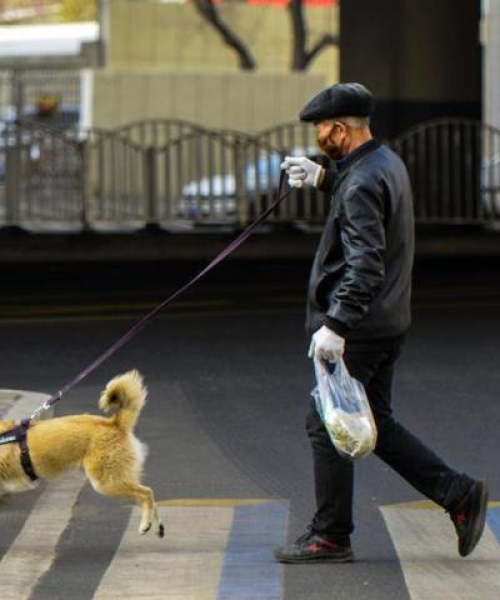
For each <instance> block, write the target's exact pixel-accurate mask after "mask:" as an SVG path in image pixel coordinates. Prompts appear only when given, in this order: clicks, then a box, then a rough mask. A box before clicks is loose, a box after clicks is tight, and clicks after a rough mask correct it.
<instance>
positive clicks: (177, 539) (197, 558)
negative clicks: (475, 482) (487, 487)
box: [0, 393, 500, 600]
mask: <svg viewBox="0 0 500 600" xmlns="http://www.w3.org/2000/svg"><path fill="white" fill-rule="evenodd" d="M43 399H44V398H43V397H42V398H40V397H36V398H35V399H34V398H33V397H31V398H30V397H29V396H28V395H24V394H22V393H21V394H19V395H18V396H16V399H15V402H9V401H4V402H3V404H2V406H3V408H4V410H2V412H3V415H2V416H3V418H14V419H20V418H23V417H25V416H26V415H27V414H30V413H31V412H32V410H33V409H34V408H36V407H37V406H38V404H39V401H40V400H42V401H43ZM4 400H5V398H4ZM42 486H43V484H42ZM84 486H85V479H84V476H83V474H82V473H80V472H71V473H68V474H67V475H66V476H64V477H62V478H60V479H58V480H56V481H54V482H51V483H50V485H47V486H43V488H42V489H41V491H40V493H39V495H38V497H37V498H36V501H35V502H34V504H33V506H32V508H31V509H30V510H29V511H28V513H27V515H26V518H25V521H24V523H23V525H22V527H21V528H20V530H19V531H18V532H17V534H16V535H15V536H14V537H13V539H12V543H11V544H10V546H9V547H8V548H7V549H6V550H5V552H4V553H3V555H1V556H0V598H1V599H2V600H45V598H47V597H49V596H48V590H52V592H51V595H50V597H51V598H54V599H55V600H58V598H61V600H62V599H63V598H64V599H66V598H70V597H71V596H74V600H83V599H85V600H87V599H88V600H122V599H125V598H131V599H133V600H286V599H287V598H288V595H287V593H288V592H287V588H286V587H285V585H284V580H285V578H286V575H287V572H288V571H287V570H286V569H284V568H283V567H282V566H280V565H279V564H277V563H276V562H275V561H273V559H272V548H273V546H276V545H280V544H282V543H284V541H285V539H286V537H287V532H288V518H289V512H290V507H289V503H288V501H286V500H277V499H261V500H257V499H242V500H237V499H236V500H235V499H207V500H203V499H190V500H189V499H188V500H170V501H160V502H159V509H160V512H161V517H162V519H163V520H164V522H165V524H166V539H164V540H161V539H158V538H157V537H156V536H154V535H152V534H149V535H146V536H140V535H139V534H138V531H137V530H138V526H139V521H140V515H139V509H137V508H135V507H134V508H127V509H126V512H124V509H123V507H122V506H121V504H120V503H119V502H118V501H112V500H109V499H102V498H100V497H98V496H97V495H92V496H90V493H89V494H88V498H90V497H92V498H93V499H92V501H91V502H95V503H96V505H99V506H100V504H102V503H107V505H106V507H105V508H106V509H108V508H109V510H110V511H113V510H115V511H122V512H121V514H122V516H121V517H120V520H119V521H118V522H119V526H120V528H121V529H120V533H119V535H117V536H115V538H116V539H115V540H114V541H112V543H111V550H110V552H109V553H107V554H106V553H105V554H104V556H103V558H102V560H103V561H104V563H105V564H100V565H99V568H98V569H97V568H95V566H94V567H92V566H91V567H89V563H92V564H94V565H95V564H96V563H98V562H99V560H100V558H101V555H100V554H99V552H100V547H99V541H100V540H99V539H95V540H93V539H92V537H91V533H88V534H87V535H88V536H90V539H89V538H87V539H85V540H84V539H83V538H84V536H85V534H86V530H85V524H84V523H82V519H83V520H85V519H87V518H88V519H89V520H92V519H93V514H92V510H91V507H88V506H87V508H86V511H84V512H83V513H82V507H81V503H82V498H83V502H85V501H86V500H85V498H86V494H85V487H84ZM94 498H95V499H94ZM380 510H381V513H382V516H383V519H384V522H385V525H386V527H387V530H388V531H389V533H390V536H391V539H392V542H393V544H394V548H395V552H396V556H397V560H398V561H399V562H398V567H397V568H400V569H401V572H402V573H403V576H404V581H405V584H406V587H407V591H408V598H409V599H410V600H443V599H446V600H479V599H481V600H498V598H500V545H499V540H500V509H499V507H498V506H497V505H494V504H492V505H491V506H490V508H489V511H488V524H487V527H486V531H485V534H484V536H483V539H482V540H481V542H480V544H479V546H478V548H477V549H476V551H475V552H474V554H473V555H472V556H471V557H469V558H467V559H465V560H464V559H461V558H459V557H458V555H457V553H456V538H455V534H454V531H453V526H452V524H451V522H450V521H449V519H448V518H446V516H445V515H444V514H443V512H442V511H441V510H438V509H437V507H435V505H432V504H431V503H429V502H417V503H406V504H395V505H390V506H383V507H381V509H380ZM15 511H16V503H15V501H12V502H9V503H7V504H1V505H0V531H2V530H4V529H5V528H6V526H7V525H8V522H9V519H10V518H11V517H12V515H13V513H14V512H15ZM110 517H111V515H110ZM116 522H117V521H116V520H115V521H114V522H113V523H115V524H116ZM95 526H96V525H95V523H92V525H91V526H89V531H90V532H91V531H92V528H93V527H94V531H95ZM107 526H110V524H109V523H108V522H107V517H106V516H105V517H104V518H103V519H102V521H101V527H102V528H103V529H106V527H107ZM75 530H76V531H78V536H77V535H76V534H75V536H74V538H73V539H72V537H71V535H72V534H71V532H72V531H75ZM103 535H104V536H105V535H106V532H105V531H104V532H103ZM77 538H78V539H77ZM68 544H72V545H73V547H74V551H73V553H72V557H71V560H70V561H68V560H67V556H66V553H65V549H67V547H68ZM356 550H358V549H357V548H356ZM359 550H360V552H358V555H360V556H361V558H362V560H368V561H369V560H370V558H369V557H363V556H362V548H360V549H359ZM72 561H73V562H72ZM394 562H395V564H396V560H395V561H394ZM358 565H359V563H358ZM68 566H69V567H70V568H72V569H76V570H78V572H79V576H80V577H81V578H82V579H84V578H86V579H87V580H88V585H86V586H81V587H80V588H77V589H76V592H75V590H73V592H72V593H69V592H68V591H67V590H65V589H64V588H63V587H62V588H58V587H57V583H58V581H57V576H55V575H54V574H56V575H57V574H59V573H61V572H62V569H63V568H66V567H68ZM87 568H94V570H95V572H94V573H87V572H86V569H87ZM289 568H291V569H293V567H289ZM314 568H318V567H314ZM326 568H331V567H326ZM342 568H343V569H346V568H347V569H349V568H351V567H346V566H345V565H344V566H343V567H342ZM358 568H359V567H358ZM353 569H356V567H353ZM317 573H318V576H321V571H317ZM51 576H52V577H51ZM357 576H358V575H357V571H355V570H353V573H352V577H357ZM54 590H56V592H55V593H54ZM367 594H368V592H367ZM292 597H293V596H292ZM315 597H316V596H315ZM318 598H319V596H318ZM372 598H373V599H377V600H378V599H379V598H380V596H379V595H377V590H376V589H373V590H372V591H370V594H368V595H366V600H371V599H372Z"/></svg>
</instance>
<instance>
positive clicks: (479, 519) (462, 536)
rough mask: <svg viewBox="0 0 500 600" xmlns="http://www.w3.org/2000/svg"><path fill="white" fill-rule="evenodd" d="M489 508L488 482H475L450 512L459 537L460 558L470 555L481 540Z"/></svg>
mask: <svg viewBox="0 0 500 600" xmlns="http://www.w3.org/2000/svg"><path fill="white" fill-rule="evenodd" d="M487 507H488V485H487V483H486V481H475V482H474V483H473V484H472V485H471V487H470V489H469V491H468V492H467V494H466V495H465V496H464V497H463V498H462V500H460V502H459V503H458V504H457V505H456V506H455V507H454V508H453V509H451V510H450V511H448V512H449V513H450V519H451V520H452V521H453V524H454V525H455V530H456V532H457V535H458V552H459V554H460V556H467V555H469V554H470V553H471V552H472V551H473V550H474V548H475V547H476V545H477V543H478V542H479V540H480V539H481V535H482V534H483V530H484V523H485V520H486V509H487Z"/></svg>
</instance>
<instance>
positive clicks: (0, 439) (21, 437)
mask: <svg viewBox="0 0 500 600" xmlns="http://www.w3.org/2000/svg"><path fill="white" fill-rule="evenodd" d="M30 421H31V419H24V420H23V421H21V424H20V425H17V426H16V427H14V428H13V429H9V431H4V433H2V434H0V446H1V445H3V444H13V443H14V442H17V443H18V444H19V449H20V450H21V466H22V467H23V470H24V472H25V473H26V475H27V476H28V477H29V478H30V479H31V481H36V480H37V479H38V477H37V475H36V473H35V469H34V468H33V463H32V462H31V457H30V452H29V449H28V441H27V439H26V438H27V434H28V429H29V426H30Z"/></svg>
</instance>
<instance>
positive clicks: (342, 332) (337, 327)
mask: <svg viewBox="0 0 500 600" xmlns="http://www.w3.org/2000/svg"><path fill="white" fill-rule="evenodd" d="M324 325H326V327H328V329H331V330H332V331H333V333H336V334H337V335H338V336H340V337H343V338H345V336H346V335H347V334H348V333H349V331H350V329H349V327H347V326H346V325H345V324H344V323H342V322H341V321H338V320H337V319H332V318H331V317H326V318H325V322H324Z"/></svg>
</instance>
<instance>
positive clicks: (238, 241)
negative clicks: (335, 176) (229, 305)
mask: <svg viewBox="0 0 500 600" xmlns="http://www.w3.org/2000/svg"><path fill="white" fill-rule="evenodd" d="M284 183H285V174H284V172H281V175H280V183H279V190H278V192H277V197H276V199H275V200H274V202H273V203H272V204H271V205H270V206H269V208H267V209H266V210H265V211H264V212H263V213H261V214H260V215H259V216H258V217H257V219H256V220H255V221H253V222H252V223H251V224H250V225H249V226H248V227H247V228H246V229H244V230H243V231H242V232H241V233H240V235H238V237H236V238H235V239H234V240H233V241H232V242H231V243H230V244H228V245H227V246H226V247H225V248H224V249H223V250H222V251H221V252H220V253H219V254H217V256H216V257H215V258H214V259H213V260H212V261H211V262H210V263H209V264H208V265H207V266H206V267H205V268H204V269H202V270H201V271H200V272H199V273H198V274H197V275H195V276H194V277H193V278H192V279H190V280H189V281H188V282H187V283H186V284H185V285H184V286H182V287H181V288H180V289H178V290H177V291H176V292H174V293H173V294H172V295H171V296H169V297H168V298H167V299H166V300H164V301H163V302H162V303H161V304H159V305H158V306H157V307H156V308H154V309H153V310H152V311H151V312H149V313H148V314H147V315H145V316H144V317H143V318H142V319H140V320H139V321H137V323H135V325H133V326H132V327H131V328H130V329H129V330H128V331H127V333H125V334H124V335H123V336H122V337H121V338H120V339H119V340H117V341H116V342H115V343H114V344H113V345H112V346H110V347H109V348H108V349H107V350H106V351H105V352H103V353H102V354H101V355H100V356H98V357H97V358H96V359H95V360H94V361H93V362H92V363H91V364H90V365H89V366H88V367H87V368H85V369H84V370H83V371H81V372H80V373H78V375H76V377H74V378H73V379H72V380H71V381H70V382H69V383H67V384H66V385H65V386H64V387H62V388H61V389H60V390H59V391H58V392H57V394H54V395H53V396H51V397H50V398H49V399H48V400H46V401H45V402H44V404H43V405H42V406H41V407H40V408H38V409H37V410H36V411H35V412H34V413H33V414H32V415H31V417H30V419H34V418H36V417H37V415H38V414H39V413H40V412H41V411H42V410H47V409H48V408H50V407H51V406H52V405H53V404H55V403H56V402H58V401H59V400H60V399H61V398H62V397H63V396H64V394H66V393H67V392H69V390H71V389H72V388H73V387H74V386H75V385H76V384H77V383H80V381H82V380H83V379H85V378H86V377H88V375H90V373H92V372H93V371H95V370H96V369H97V368H98V367H100V366H101V365H102V364H103V363H104V362H105V361H106V360H107V359H108V358H109V357H110V356H112V355H113V354H114V353H115V352H117V351H118V350H119V349H120V348H122V347H123V346H125V345H126V344H128V342H130V340H132V339H133V338H134V337H135V336H136V335H137V334H138V333H140V332H141V331H142V330H143V329H144V328H145V327H146V325H147V324H148V323H149V322H150V321H152V320H153V319H154V318H155V317H156V316H157V315H158V314H159V313H160V312H161V311H162V310H163V309H165V308H166V307H167V306H168V305H169V304H170V303H171V302H173V301H174V300H175V299H176V298H178V297H179V296H180V295H181V294H182V293H184V292H185V291H186V290H188V289H189V288H190V287H191V286H193V285H194V284H195V283H196V282H197V281H199V280H200V279H201V278H202V277H204V276H205V275H206V274H207V273H209V272H210V271H211V270H212V269H213V268H215V267H216V266H217V265H218V264H219V263H221V262H222V261H223V260H224V259H225V258H227V257H228V256H229V255H230V254H231V253H232V252H234V251H235V250H236V249H237V248H239V247H240V246H241V245H242V244H243V243H244V242H245V241H246V240H247V239H248V238H249V237H250V236H251V235H252V233H253V231H254V229H255V228H256V227H257V226H258V225H260V223H262V221H264V219H266V218H267V217H268V216H269V215H270V214H271V213H272V212H273V210H274V209H275V208H277V207H278V205H279V204H281V202H282V201H283V200H284V199H285V198H286V197H287V196H289V195H290V192H291V189H289V190H288V191H287V192H284V191H283V188H284Z"/></svg>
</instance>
